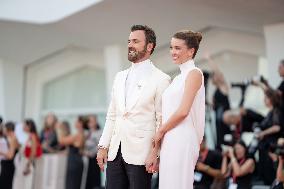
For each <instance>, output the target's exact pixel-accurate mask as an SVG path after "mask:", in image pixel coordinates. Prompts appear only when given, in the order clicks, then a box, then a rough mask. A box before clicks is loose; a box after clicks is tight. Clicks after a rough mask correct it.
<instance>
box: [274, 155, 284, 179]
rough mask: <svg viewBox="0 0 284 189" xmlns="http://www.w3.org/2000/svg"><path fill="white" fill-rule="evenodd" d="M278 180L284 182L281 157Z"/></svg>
mask: <svg viewBox="0 0 284 189" xmlns="http://www.w3.org/2000/svg"><path fill="white" fill-rule="evenodd" d="M276 179H277V180H278V181H280V182H284V175H283V159H282V157H281V156H279V162H278V167H277V173H276Z"/></svg>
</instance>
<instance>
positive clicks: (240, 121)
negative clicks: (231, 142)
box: [223, 108, 264, 135]
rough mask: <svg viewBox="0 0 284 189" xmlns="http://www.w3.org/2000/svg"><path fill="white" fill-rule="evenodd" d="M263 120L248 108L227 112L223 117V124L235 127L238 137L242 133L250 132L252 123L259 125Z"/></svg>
mask: <svg viewBox="0 0 284 189" xmlns="http://www.w3.org/2000/svg"><path fill="white" fill-rule="evenodd" d="M263 119H264V117H263V116H262V115H260V114H259V113H257V112H255V111H253V110H251V109H248V108H240V109H237V110H227V111H225V112H224V115H223V121H224V123H225V124H227V125H235V126H236V132H238V133H236V134H237V135H240V134H241V133H242V132H252V131H253V128H252V125H253V124H254V123H260V122H261V121H262V120H263Z"/></svg>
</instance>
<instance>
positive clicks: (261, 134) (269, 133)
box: [258, 125, 280, 140]
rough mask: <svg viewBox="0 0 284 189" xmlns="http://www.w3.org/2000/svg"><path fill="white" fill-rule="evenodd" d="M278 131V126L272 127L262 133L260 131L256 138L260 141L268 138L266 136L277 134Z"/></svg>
mask: <svg viewBox="0 0 284 189" xmlns="http://www.w3.org/2000/svg"><path fill="white" fill-rule="evenodd" d="M279 131H280V126H279V125H273V126H272V127H269V128H268V129H265V130H263V131H261V132H260V133H259V134H258V138H259V139H260V140H261V139H263V138H264V137H266V136H268V135H272V134H275V133H278V132H279Z"/></svg>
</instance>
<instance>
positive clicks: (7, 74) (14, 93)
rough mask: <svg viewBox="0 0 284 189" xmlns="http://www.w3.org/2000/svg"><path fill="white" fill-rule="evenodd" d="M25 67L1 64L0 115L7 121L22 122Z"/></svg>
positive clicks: (5, 62)
mask: <svg viewBox="0 0 284 189" xmlns="http://www.w3.org/2000/svg"><path fill="white" fill-rule="evenodd" d="M23 79H24V67H23V66H22V65H21V64H14V63H11V62H8V61H5V60H2V62H0V115H3V117H4V119H5V120H13V121H16V122H19V121H21V120H22V112H23V111H22V110H23V109H22V108H23Z"/></svg>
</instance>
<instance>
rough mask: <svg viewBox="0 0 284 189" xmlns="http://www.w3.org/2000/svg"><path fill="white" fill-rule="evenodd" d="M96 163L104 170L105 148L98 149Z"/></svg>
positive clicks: (105, 160) (105, 161)
mask: <svg viewBox="0 0 284 189" xmlns="http://www.w3.org/2000/svg"><path fill="white" fill-rule="evenodd" d="M97 163H98V165H99V167H100V169H101V171H104V164H105V163H107V149H102V148H101V149H99V150H98V153H97Z"/></svg>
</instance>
